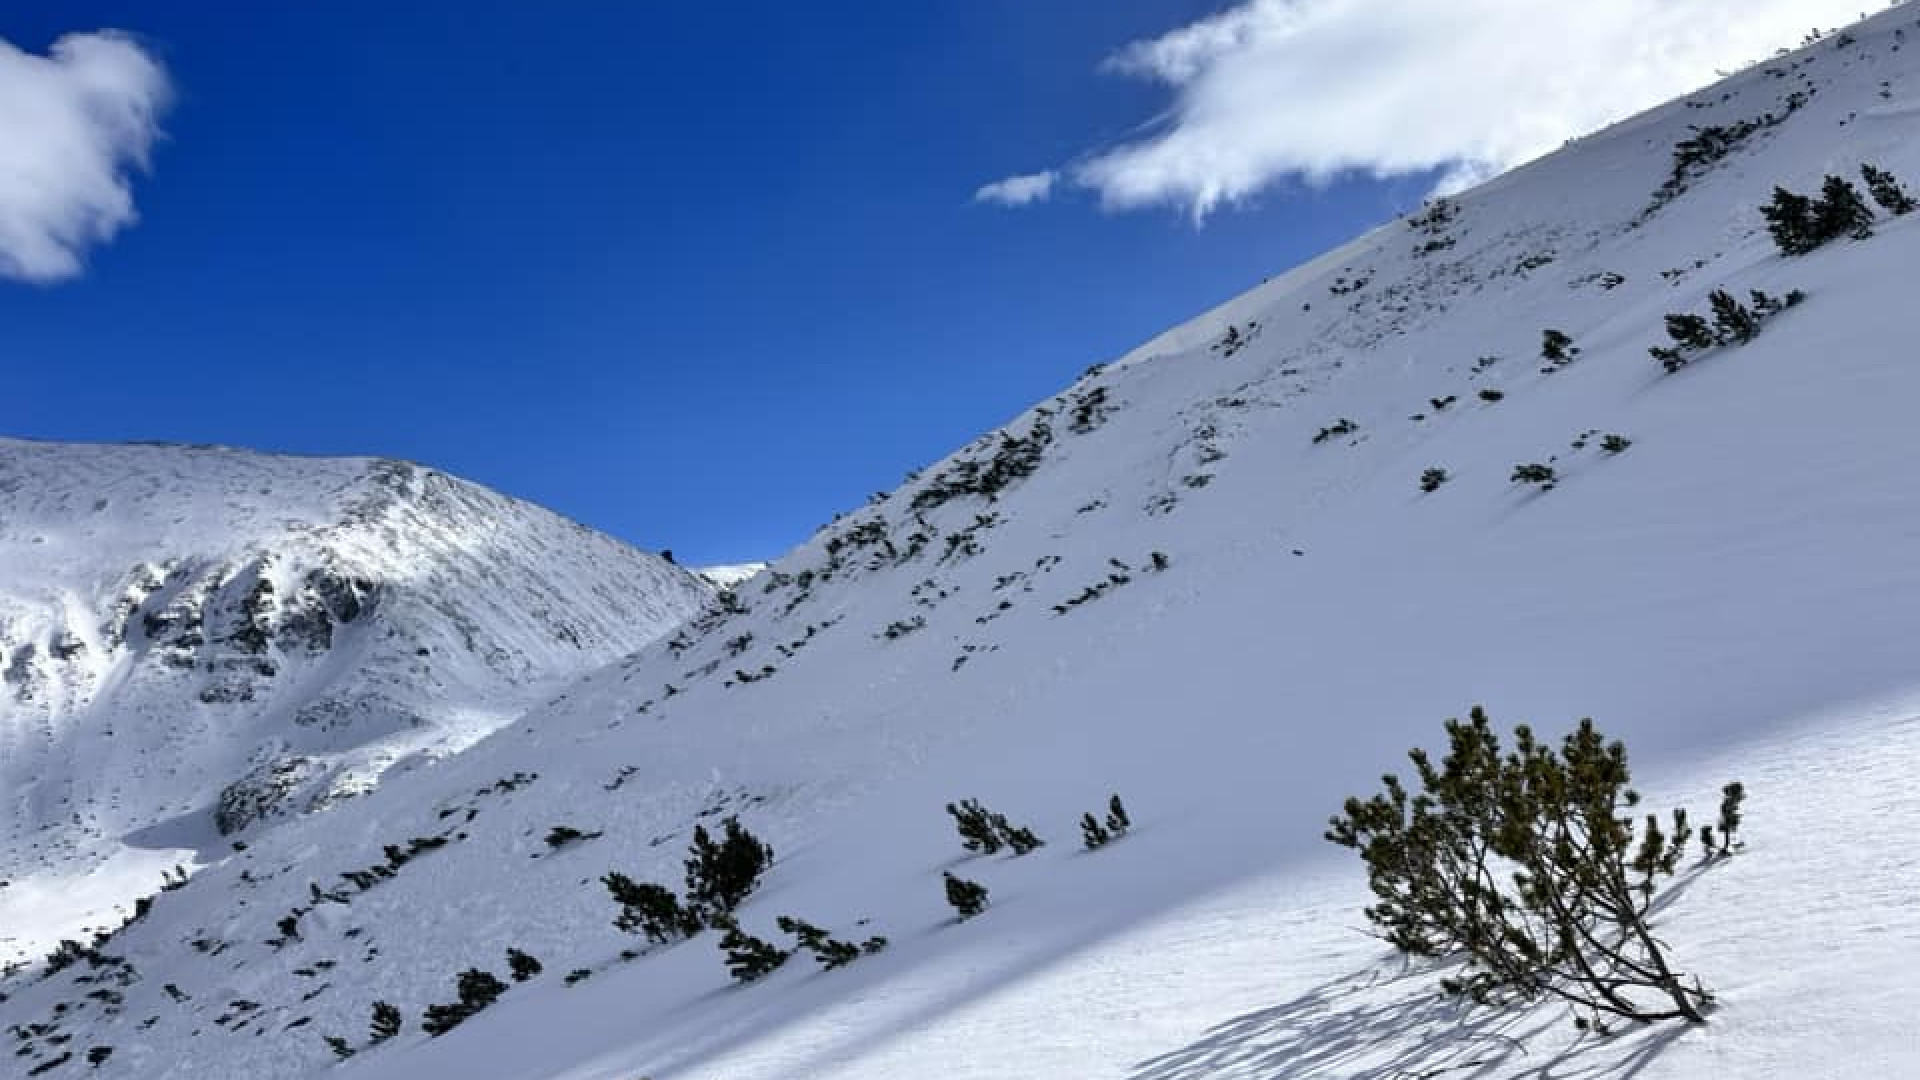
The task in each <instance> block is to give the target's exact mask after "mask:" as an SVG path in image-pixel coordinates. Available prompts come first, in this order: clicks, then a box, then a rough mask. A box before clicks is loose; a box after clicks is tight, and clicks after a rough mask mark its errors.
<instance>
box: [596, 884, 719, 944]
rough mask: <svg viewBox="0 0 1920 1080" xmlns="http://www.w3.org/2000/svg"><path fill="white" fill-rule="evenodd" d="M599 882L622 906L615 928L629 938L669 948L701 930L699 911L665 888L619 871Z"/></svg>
mask: <svg viewBox="0 0 1920 1080" xmlns="http://www.w3.org/2000/svg"><path fill="white" fill-rule="evenodd" d="M600 881H601V883H602V884H604V885H605V886H606V887H607V891H608V892H610V893H612V894H613V902H614V903H616V904H619V905H620V914H619V915H617V916H615V917H614V920H613V925H615V926H617V927H619V928H620V929H622V930H624V931H626V932H627V933H629V934H645V935H646V938H647V940H648V941H651V942H653V943H654V944H655V945H666V944H670V943H672V942H675V941H681V940H683V939H685V938H690V937H692V936H694V935H695V934H698V933H699V932H700V930H701V928H702V924H701V921H700V913H699V911H698V910H696V909H694V908H692V907H689V906H687V905H685V904H682V903H681V902H680V898H679V897H678V896H676V895H674V892H673V890H672V889H669V888H667V887H666V886H664V885H655V884H653V883H652V882H646V881H635V880H633V879H632V878H630V877H628V876H627V875H625V874H622V873H619V872H617V871H616V872H611V873H608V874H607V875H606V876H605V877H602V878H601V879H600Z"/></svg>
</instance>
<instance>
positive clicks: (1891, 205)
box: [1860, 165, 1920, 217]
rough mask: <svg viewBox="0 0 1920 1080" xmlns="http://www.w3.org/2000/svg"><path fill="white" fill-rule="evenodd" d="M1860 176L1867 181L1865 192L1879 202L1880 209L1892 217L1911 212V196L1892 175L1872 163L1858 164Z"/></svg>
mask: <svg viewBox="0 0 1920 1080" xmlns="http://www.w3.org/2000/svg"><path fill="white" fill-rule="evenodd" d="M1860 176H1861V178H1862V179H1864V180H1865V181H1866V182H1867V194H1869V195H1872V196H1873V201H1874V202H1877V203H1879V204H1880V209H1882V210H1885V211H1886V212H1887V213H1889V214H1892V215H1893V216H1894V217H1904V216H1906V215H1907V214H1911V213H1913V211H1914V209H1915V208H1916V206H1920V204H1916V203H1915V202H1914V199H1913V196H1911V195H1909V194H1907V192H1906V189H1905V188H1903V187H1901V186H1900V181H1899V180H1896V179H1894V175H1893V174H1892V173H1890V172H1887V171H1886V170H1884V169H1881V168H1878V167H1877V166H1874V165H1862V166H1860Z"/></svg>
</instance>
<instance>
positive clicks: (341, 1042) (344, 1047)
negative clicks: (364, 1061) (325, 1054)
mask: <svg viewBox="0 0 1920 1080" xmlns="http://www.w3.org/2000/svg"><path fill="white" fill-rule="evenodd" d="M321 1041H322V1042H325V1043H326V1044H327V1049H329V1050H331V1051H333V1056H334V1057H337V1058H339V1059H340V1060H341V1061H345V1060H347V1059H348V1058H350V1057H352V1056H353V1055H354V1054H356V1053H358V1052H359V1051H357V1050H355V1049H354V1048H353V1046H352V1045H351V1044H349V1043H348V1042H347V1040H345V1039H343V1038H341V1037H340V1036H338V1035H323V1036H321Z"/></svg>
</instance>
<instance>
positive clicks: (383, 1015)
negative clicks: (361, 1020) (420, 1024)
mask: <svg viewBox="0 0 1920 1080" xmlns="http://www.w3.org/2000/svg"><path fill="white" fill-rule="evenodd" d="M398 1034H400V1010H399V1008H397V1007H396V1006H393V1005H390V1004H388V1003H387V1002H384V1001H376V1002H374V1003H373V1020H372V1021H371V1022H370V1023H369V1024H368V1026H367V1041H369V1042H372V1043H383V1042H386V1041H387V1040H388V1039H391V1038H393V1037H394V1036H395V1035H398Z"/></svg>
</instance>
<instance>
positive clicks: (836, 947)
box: [774, 915, 887, 971]
mask: <svg viewBox="0 0 1920 1080" xmlns="http://www.w3.org/2000/svg"><path fill="white" fill-rule="evenodd" d="M774 923H775V925H777V926H779V927H780V931H781V933H785V934H792V935H793V936H794V939H795V940H796V941H798V942H799V948H800V949H801V950H805V951H806V952H809V953H812V954H813V959H814V961H815V962H816V963H818V964H819V965H820V966H821V968H823V969H825V970H827V971H832V970H833V969H834V968H840V967H846V966H847V965H848V964H851V963H853V962H854V961H855V960H858V959H860V958H861V957H862V956H872V955H873V954H875V953H877V952H879V951H881V950H882V949H885V948H886V947H887V939H886V938H884V937H880V936H878V935H875V936H873V937H870V938H868V939H867V940H865V941H863V942H860V943H859V944H855V943H853V942H851V941H843V940H841V939H839V938H836V937H833V936H831V935H829V934H828V933H827V931H825V930H822V929H821V928H819V927H818V926H815V925H813V924H812V923H810V922H807V921H806V920H805V919H796V918H793V917H791V916H788V915H782V916H780V917H779V918H778V919H776V920H774Z"/></svg>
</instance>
